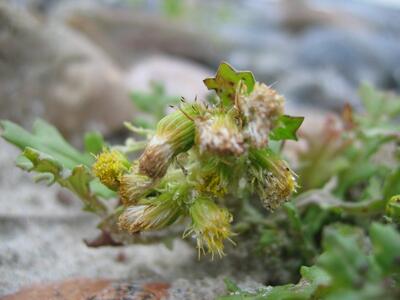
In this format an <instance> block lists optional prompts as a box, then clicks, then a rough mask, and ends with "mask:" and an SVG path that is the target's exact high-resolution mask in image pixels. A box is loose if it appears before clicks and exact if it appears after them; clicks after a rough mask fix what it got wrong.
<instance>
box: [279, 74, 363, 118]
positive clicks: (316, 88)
mask: <svg viewBox="0 0 400 300" xmlns="http://www.w3.org/2000/svg"><path fill="white" fill-rule="evenodd" d="M276 88H277V90H278V91H279V92H280V93H282V94H283V95H285V96H286V98H287V99H289V100H290V101H293V102H294V103H297V105H299V106H305V107H307V106H315V107H319V108H322V109H328V110H335V111H340V110H341V109H342V108H343V105H344V104H345V103H348V102H350V103H351V104H353V105H357V104H358V101H357V100H358V97H357V93H356V91H355V88H354V87H353V86H352V85H351V84H349V83H348V81H346V80H345V79H344V78H343V77H342V76H341V75H340V73H338V72H337V71H335V70H334V69H328V68H327V69H324V70H315V71H312V72H311V71H309V70H307V69H296V70H293V72H291V73H289V74H288V75H287V76H285V77H284V78H281V79H280V80H278V81H277V83H276Z"/></svg>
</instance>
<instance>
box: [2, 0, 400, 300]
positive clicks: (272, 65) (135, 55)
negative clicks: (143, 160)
mask: <svg viewBox="0 0 400 300" xmlns="http://www.w3.org/2000/svg"><path fill="white" fill-rule="evenodd" d="M399 20H400V4H399V2H398V1H395V0H393V1H389V0H387V1H378V0H376V1H372V0H370V1H367V0H364V1H363V0H358V1H357V0H353V1H349V0H314V1H311V0H309V1H306V0H281V1H272V0H237V1H229V0H225V1H224V0H218V1H215V0H213V1H211V0H208V1H206V0H186V1H184V0H164V1H162V0H148V1H146V0H8V1H7V0H1V1H0V118H1V119H11V120H13V121H15V122H18V123H20V124H22V125H23V126H25V127H28V128H29V127H30V126H31V124H32V121H33V120H34V119H35V118H37V117H41V118H44V119H46V120H48V121H50V122H51V123H53V124H54V125H56V126H57V127H58V128H59V129H60V130H61V131H62V132H63V133H64V134H65V135H66V136H67V137H68V138H69V139H70V140H71V141H73V142H74V143H75V144H78V145H79V141H80V138H81V136H82V134H83V132H84V131H85V130H93V129H94V130H98V131H100V132H102V133H103V134H105V135H106V137H108V138H113V137H115V136H116V135H118V134H119V133H120V130H121V129H122V123H123V122H124V121H127V120H132V119H133V118H134V117H135V116H137V110H135V108H134V106H133V104H132V102H131V101H130V94H131V93H132V92H137V91H142V92H146V91H150V90H151V86H152V83H154V82H159V83H161V84H162V85H163V86H164V88H165V91H166V93H167V94H168V95H170V96H178V97H179V96H184V97H186V98H188V99H193V98H194V97H195V96H196V95H197V96H199V97H200V98H204V97H206V95H207V91H206V89H205V87H203V85H202V80H203V79H204V78H205V77H206V76H209V75H212V74H213V73H214V72H215V69H216V67H217V66H218V64H219V62H220V61H221V60H225V61H227V62H229V63H230V64H232V65H233V66H234V67H235V68H237V69H249V70H252V71H253V72H254V73H255V76H256V78H257V80H259V81H263V82H266V83H268V84H271V85H273V86H274V88H275V89H277V90H278V91H279V92H280V93H282V94H284V95H285V96H286V98H287V101H288V110H289V111H290V113H292V114H295V115H306V117H307V118H306V126H309V127H312V126H315V124H318V118H319V116H320V115H321V114H322V115H323V114H325V113H326V112H329V111H339V110H340V109H341V107H342V106H343V104H344V103H346V102H350V103H351V104H352V105H353V106H355V107H356V108H357V107H358V97H357V89H358V86H359V84H360V83H362V82H364V81H367V82H370V83H372V84H373V85H375V86H377V87H378V88H381V89H385V90H392V91H397V92H399V91H400V39H399V37H400V22H399ZM313 122H314V123H313ZM317 126H318V125H317ZM0 146H1V151H0V153H1V156H0V191H1V193H0V239H1V241H2V243H1V245H0V295H1V294H4V293H9V292H13V291H16V290H17V289H18V288H20V287H21V286H23V285H26V284H30V283H34V282H38V281H39V282H42V281H46V280H58V279H63V278H66V277H68V276H76V275H80V274H81V275H84V276H88V277H99V276H100V277H101V276H107V275H109V276H111V277H121V278H133V279H137V278H144V277H152V278H153V277H154V278H163V279H167V280H174V279H176V278H182V277H185V275H184V274H185V272H187V271H189V270H190V271H191V272H193V274H192V277H191V278H192V279H191V280H192V281H191V283H190V285H192V287H193V286H194V285H195V283H193V282H194V281H193V280H194V279H193V278H204V277H206V276H207V272H209V274H208V276H215V275H216V274H218V272H217V270H218V271H220V270H222V269H223V270H224V274H226V275H232V274H233V276H237V277H238V278H240V279H243V278H244V277H243V276H244V275H243V274H247V275H248V270H246V268H243V270H242V271H241V272H242V273H238V271H237V265H234V264H230V263H229V262H227V261H226V260H225V262H224V263H220V265H218V264H217V265H215V264H214V265H213V266H214V267H211V264H209V263H208V262H206V263H201V265H197V267H196V268H197V269H196V268H191V267H190V265H189V261H192V260H193V257H194V256H195V255H194V253H193V252H192V249H189V248H187V247H185V246H184V244H183V243H179V244H178V248H179V249H180V250H173V251H179V253H180V254H179V255H178V257H179V258H178V260H176V259H174V257H177V256H176V253H174V252H170V251H169V250H166V249H165V248H164V247H163V246H155V247H150V248H146V247H144V246H131V247H129V248H127V250H126V253H128V254H127V257H128V259H129V263H126V264H118V263H116V262H115V257H116V256H117V255H118V251H120V250H115V249H101V250H99V249H95V250H93V249H87V248H86V247H85V246H84V244H83V243H81V239H82V238H84V237H87V236H89V235H90V234H91V230H88V228H94V225H93V224H94V220H93V219H92V218H91V217H89V216H87V215H86V214H84V213H82V212H80V207H79V205H75V204H71V203H75V202H74V200H75V199H72V201H69V197H72V196H70V195H69V194H68V195H65V194H63V192H61V190H59V189H58V188H56V187H53V188H52V189H50V190H48V189H45V188H44V187H42V186H36V185H34V184H33V183H32V182H31V178H30V176H28V175H26V174H22V172H21V171H19V170H17V169H15V167H14V164H13V163H12V160H13V159H14V158H15V156H16V153H17V151H15V149H13V148H12V147H11V146H8V145H6V144H5V142H4V141H0ZM82 228H86V229H85V230H81V229H82ZM44 233H45V236H46V238H45V239H43V238H42V237H43V236H44ZM160 249H163V250H160ZM143 257H146V259H144V260H143ZM197 264H199V263H198V262H197ZM221 264H222V265H223V268H221ZM188 265H189V267H188ZM211 268H213V269H211ZM49 269H51V272H49ZM110 270H112V271H110ZM194 270H196V271H194ZM212 270H214V271H212ZM196 272H197V273H196ZM255 272H257V270H255ZM149 274H150V275H149ZM212 274H213V275H212ZM260 274H261V273H260ZM242 275H243V276H242ZM252 276H253V278H257V280H260V282H262V281H263V280H265V278H264V277H263V276H264V274H261V275H260V276H259V277H257V276H256V277H254V274H252ZM243 281H244V280H243ZM177 282H178V283H175V285H176V286H178V288H177V289H178V291H177V290H176V289H175V290H174V291H172V294H174V293H175V294H176V295H178V294H179V291H183V290H184V289H185V287H188V286H189V285H185V283H184V284H182V279H180V281H179V280H178V281H177ZM210 282H212V283H210V284H211V285H212V284H215V285H216V286H217V287H215V288H214V290H215V291H219V290H221V289H223V287H222V280H221V278H220V279H219V280H215V281H210ZM210 284H208V285H206V289H210V290H213V288H212V287H210ZM197 285H198V286H201V285H202V283H197ZM196 292H197V296H196V295H194V296H193V297H194V298H193V299H201V298H200V295H201V294H202V293H203V294H204V289H203V290H202V289H201V288H200V289H198V290H196V289H194V291H193V293H195V294H196ZM182 293H187V291H186V292H182ZM188 293H189V294H190V292H188ZM185 295H186V296H185V297H187V298H185V299H191V298H188V297H190V296H188V294H185ZM177 297H179V296H177ZM205 297H209V294H207V296H205ZM182 299H183V297H182ZM204 299H209V298H204Z"/></svg>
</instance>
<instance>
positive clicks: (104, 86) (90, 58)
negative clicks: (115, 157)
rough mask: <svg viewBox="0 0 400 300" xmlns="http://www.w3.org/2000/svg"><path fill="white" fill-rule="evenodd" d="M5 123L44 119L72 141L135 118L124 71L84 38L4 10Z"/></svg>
mask: <svg viewBox="0 0 400 300" xmlns="http://www.w3.org/2000/svg"><path fill="white" fill-rule="evenodd" d="M0 28H1V29H0V82H1V83H2V84H1V86H0V98H1V102H0V118H6V119H11V120H13V121H15V122H18V123H22V124H24V125H27V124H30V123H31V122H32V120H33V119H35V118H37V117H42V118H45V119H47V120H48V121H50V122H51V123H53V124H55V125H56V126H57V127H58V128H59V129H61V131H62V132H63V133H65V134H67V135H68V136H71V135H72V134H78V135H81V134H82V132H83V131H85V130H89V129H96V130H100V131H101V132H103V133H106V134H107V133H109V132H111V131H113V130H115V129H118V128H120V127H121V124H122V123H123V121H126V120H129V119H130V118H131V117H132V114H133V107H132V105H131V103H130V100H129V97H128V93H127V91H126V89H125V88H124V86H123V84H122V76H121V73H120V71H119V70H118V69H117V68H116V67H115V66H114V65H113V64H112V62H111V61H110V60H109V59H108V58H107V57H106V55H105V54H104V53H103V52H102V51H100V50H98V49H97V48H96V47H95V46H94V45H93V44H91V43H90V42H89V41H87V40H86V39H85V38H83V37H82V36H80V35H79V34H77V33H75V32H73V31H71V30H70V29H68V28H66V27H64V26H62V25H60V24H58V23H41V22H39V21H38V20H37V19H35V18H34V17H33V16H32V15H30V14H28V13H27V12H26V11H24V10H22V9H17V8H13V7H12V6H8V5H7V4H6V3H1V4H0Z"/></svg>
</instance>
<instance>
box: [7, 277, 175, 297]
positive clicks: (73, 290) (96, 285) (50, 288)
mask: <svg viewBox="0 0 400 300" xmlns="http://www.w3.org/2000/svg"><path fill="white" fill-rule="evenodd" d="M169 287H170V285H169V284H168V283H164V282H142V283H130V282H115V281H114V282H113V281H111V280H106V279H87V278H80V279H69V280H65V281H62V282H57V283H50V284H40V285H34V286H32V287H29V288H24V289H22V290H21V291H19V292H18V293H16V294H14V295H9V296H6V297H4V298H2V300H43V299H46V300H63V299H68V300H87V299H92V300H121V299H127V300H128V299H131V300H140V299H148V300H161V299H166V298H167V297H168V289H169Z"/></svg>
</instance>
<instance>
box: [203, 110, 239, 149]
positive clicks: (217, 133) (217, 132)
mask: <svg viewBox="0 0 400 300" xmlns="http://www.w3.org/2000/svg"><path fill="white" fill-rule="evenodd" d="M196 129H197V135H196V143H197V144H198V145H199V148H200V152H211V153H214V154H218V155H236V156H239V155H241V154H243V153H244V151H245V150H246V148H245V144H244V138H243V135H242V133H241V132H240V130H239V127H238V125H237V124H236V122H235V119H234V118H233V117H232V116H231V115H230V114H228V113H220V112H218V113H216V114H213V115H211V114H209V115H207V116H204V117H201V118H199V119H197V120H196Z"/></svg>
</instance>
